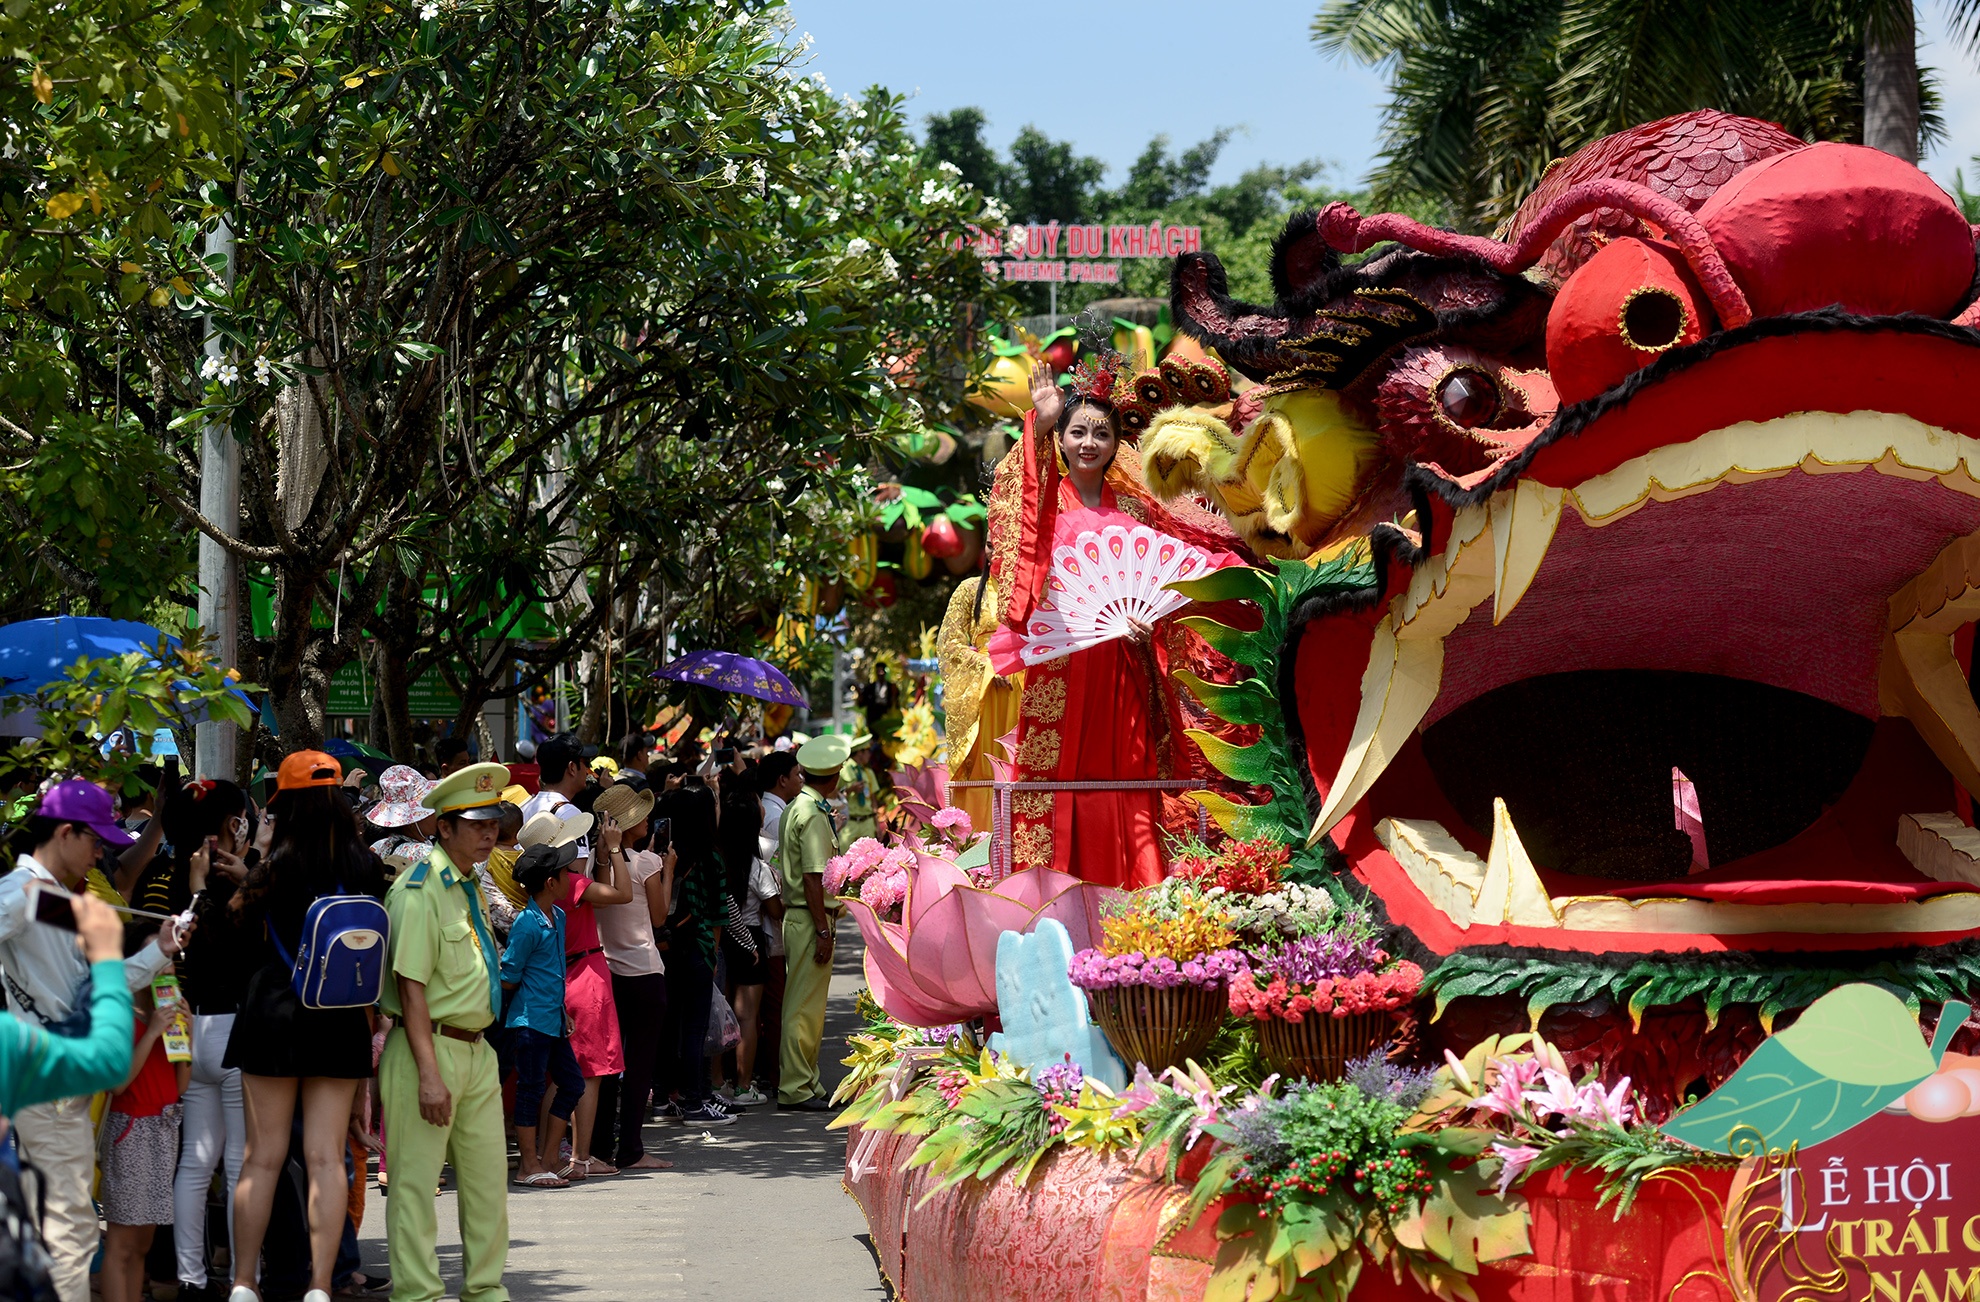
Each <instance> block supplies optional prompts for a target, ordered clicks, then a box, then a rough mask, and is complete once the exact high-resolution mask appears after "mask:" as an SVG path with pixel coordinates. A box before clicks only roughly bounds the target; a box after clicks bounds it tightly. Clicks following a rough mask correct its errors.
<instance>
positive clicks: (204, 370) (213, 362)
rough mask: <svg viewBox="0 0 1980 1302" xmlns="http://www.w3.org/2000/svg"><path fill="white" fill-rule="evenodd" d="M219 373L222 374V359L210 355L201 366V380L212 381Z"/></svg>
mask: <svg viewBox="0 0 1980 1302" xmlns="http://www.w3.org/2000/svg"><path fill="white" fill-rule="evenodd" d="M219 373H220V359H219V358H217V357H215V356H213V355H212V354H211V353H208V354H207V357H206V360H205V361H203V362H201V363H200V364H199V378H200V379H202V380H210V379H212V378H213V377H214V376H216V375H218V374H219Z"/></svg>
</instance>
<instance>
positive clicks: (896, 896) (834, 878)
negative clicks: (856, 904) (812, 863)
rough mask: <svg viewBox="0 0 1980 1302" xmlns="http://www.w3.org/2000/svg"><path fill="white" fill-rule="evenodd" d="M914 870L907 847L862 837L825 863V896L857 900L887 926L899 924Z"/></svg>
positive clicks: (911, 852)
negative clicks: (893, 923) (842, 852)
mask: <svg viewBox="0 0 1980 1302" xmlns="http://www.w3.org/2000/svg"><path fill="white" fill-rule="evenodd" d="M914 866H915V859H914V851H913V850H911V849H909V848H908V847H907V846H904V845H897V846H892V847H889V846H885V845H882V844H881V843H880V842H878V841H876V840H874V839H873V838H872V837H870V836H863V837H861V838H860V839H859V840H857V841H854V842H853V843H852V844H851V845H850V846H848V847H847V848H846V852H845V853H844V854H842V855H838V856H837V857H835V858H832V859H828V860H826V861H825V883H824V885H825V893H826V894H828V895H844V896H849V897H852V898H855V899H858V900H860V901H862V902H864V903H865V904H866V906H867V907H868V908H870V909H872V910H873V911H874V912H875V913H877V914H879V915H880V916H881V917H882V918H884V919H885V920H887V921H888V922H899V921H900V917H901V906H902V905H903V904H904V903H906V901H907V891H908V881H909V879H910V874H911V873H912V871H913V869H914Z"/></svg>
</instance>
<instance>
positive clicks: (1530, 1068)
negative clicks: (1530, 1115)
mask: <svg viewBox="0 0 1980 1302" xmlns="http://www.w3.org/2000/svg"><path fill="white" fill-rule="evenodd" d="M1498 1067H1499V1074H1498V1078H1497V1079H1496V1080H1494V1081H1493V1082H1492V1088H1491V1089H1489V1090H1486V1091H1485V1093H1484V1094H1483V1095H1481V1096H1480V1097H1479V1099H1478V1102H1477V1103H1476V1104H1475V1105H1474V1106H1475V1107H1477V1109H1478V1110H1479V1111H1480V1112H1491V1113H1495V1114H1496V1115H1498V1116H1501V1117H1513V1116H1517V1115H1518V1114H1519V1110H1520V1104H1521V1103H1523V1102H1525V1099H1526V1088H1527V1086H1529V1085H1531V1084H1532V1083H1533V1082H1534V1081H1535V1080H1537V1079H1539V1076H1540V1064H1539V1062H1538V1061H1536V1060H1535V1059H1532V1058H1524V1059H1518V1060H1513V1061H1506V1060H1501V1061H1500V1062H1499V1064H1498Z"/></svg>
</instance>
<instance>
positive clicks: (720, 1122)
mask: <svg viewBox="0 0 1980 1302" xmlns="http://www.w3.org/2000/svg"><path fill="white" fill-rule="evenodd" d="M681 1120H682V1121H683V1122H684V1123H686V1124H687V1125H690V1126H733V1125H734V1124H736V1119H735V1118H734V1117H732V1116H730V1115H729V1113H728V1112H727V1111H726V1110H724V1109H723V1107H722V1105H721V1104H719V1103H716V1102H713V1101H710V1102H707V1103H704V1104H702V1105H701V1106H700V1107H698V1108H696V1109H695V1110H694V1111H692V1112H685V1113H682V1114H681Z"/></svg>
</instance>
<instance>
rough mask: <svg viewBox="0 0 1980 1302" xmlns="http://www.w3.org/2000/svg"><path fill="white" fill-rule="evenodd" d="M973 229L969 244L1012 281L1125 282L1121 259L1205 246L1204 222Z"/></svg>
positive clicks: (1047, 224)
mask: <svg viewBox="0 0 1980 1302" xmlns="http://www.w3.org/2000/svg"><path fill="white" fill-rule="evenodd" d="M969 232H970V233H969V239H968V241H967V242H968V243H969V244H971V245H973V246H974V247H975V249H976V251H977V254H978V255H979V256H980V257H982V258H983V259H984V260H985V262H986V263H988V264H989V265H990V266H992V267H996V268H998V269H999V270H1000V272H1001V274H1002V275H1003V277H1004V279H1006V280H1041V281H1043V280H1051V281H1071V282H1081V283H1087V284H1109V285H1112V284H1119V283H1120V279H1121V264H1120V261H1118V260H1119V259H1126V258H1173V257H1176V256H1177V255H1179V254H1183V253H1196V252H1199V251H1200V250H1201V249H1202V248H1203V228H1202V227H1201V226H1176V225H1167V224H1164V223H1162V222H1159V221H1153V222H1149V223H1148V224H1146V225H1141V224H1138V223H1130V224H1114V225H1096V224H1088V223H1083V222H1056V221H1054V222H1032V223H1028V224H1025V225H1021V226H1011V227H1007V228H1005V229H1003V230H1001V231H986V230H982V229H979V228H977V227H974V226H972V227H970V228H969ZM1103 259H1104V260H1103Z"/></svg>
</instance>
